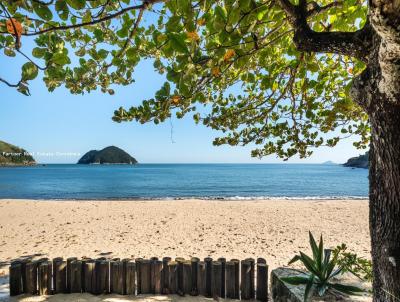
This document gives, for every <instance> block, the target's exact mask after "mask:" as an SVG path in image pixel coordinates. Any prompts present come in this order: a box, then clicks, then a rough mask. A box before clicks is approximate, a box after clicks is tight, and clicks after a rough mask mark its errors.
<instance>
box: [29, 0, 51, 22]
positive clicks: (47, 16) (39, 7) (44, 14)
mask: <svg viewBox="0 0 400 302" xmlns="http://www.w3.org/2000/svg"><path fill="white" fill-rule="evenodd" d="M32 8H33V11H34V12H35V13H36V14H37V15H38V16H39V17H40V18H42V19H44V20H46V21H50V20H51V19H53V13H52V12H51V10H50V9H49V8H48V7H47V5H43V4H40V3H38V2H33V1H32Z"/></svg>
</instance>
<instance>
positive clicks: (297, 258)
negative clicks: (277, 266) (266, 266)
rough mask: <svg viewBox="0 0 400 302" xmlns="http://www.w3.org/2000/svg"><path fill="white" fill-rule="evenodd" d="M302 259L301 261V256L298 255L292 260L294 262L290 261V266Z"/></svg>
mask: <svg viewBox="0 0 400 302" xmlns="http://www.w3.org/2000/svg"><path fill="white" fill-rule="evenodd" d="M300 259H301V258H300V256H299V255H296V256H294V257H293V258H292V260H290V261H289V263H288V265H291V264H293V263H295V262H297V261H299V260H300Z"/></svg>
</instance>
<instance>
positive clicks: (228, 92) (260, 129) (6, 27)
mask: <svg viewBox="0 0 400 302" xmlns="http://www.w3.org/2000/svg"><path fill="white" fill-rule="evenodd" d="M292 1H293V2H292V3H293V4H296V2H295V0H292ZM365 2H366V1H362V0H347V1H343V2H341V1H335V2H334V3H330V1H327V0H320V1H309V3H308V5H307V11H308V24H309V25H310V27H311V29H313V30H314V31H317V32H322V31H325V32H327V31H329V32H332V31H354V30H357V29H359V28H360V27H361V26H362V25H363V24H364V21H365V20H366V10H367V6H366V3H365ZM293 26H294V25H293V23H292V22H290V19H289V18H288V16H287V15H286V14H285V11H284V10H283V9H282V7H281V4H280V1H277V0H224V1H221V0H220V1H211V0H198V1H188V0H169V1H161V0H152V1H143V2H140V1H137V2H134V1H129V0H120V1H114V0H25V1H22V0H14V1H1V6H0V48H1V49H2V52H3V53H4V55H6V56H10V57H13V56H15V55H22V56H24V57H25V58H26V60H27V62H26V63H25V64H24V65H23V66H22V70H21V80H20V81H19V82H18V83H10V82H9V81H8V80H7V79H4V78H3V76H5V74H4V71H2V74H1V75H0V81H2V82H3V83H5V84H7V85H9V86H14V87H16V88H17V89H18V90H19V91H20V92H22V93H24V94H29V81H32V80H34V79H35V78H37V77H38V76H41V77H43V81H44V82H45V84H46V85H47V87H48V89H49V91H53V90H54V89H55V88H57V87H59V86H65V87H66V88H67V89H69V90H70V92H71V93H73V94H81V93H84V92H90V91H92V90H95V89H98V88H100V89H101V90H102V91H103V92H108V93H110V94H113V93H114V90H113V87H114V84H120V85H128V84H130V83H132V82H133V76H134V69H135V67H136V65H137V64H138V63H139V62H140V61H141V60H143V59H152V60H153V61H154V68H155V70H156V71H157V72H159V73H161V74H164V75H165V76H166V81H165V83H164V84H163V85H162V87H161V88H160V90H158V91H157V92H155V96H154V98H152V99H149V100H144V101H143V102H142V104H141V105H140V106H138V107H132V108H120V109H118V110H117V111H116V112H115V115H114V117H113V119H114V120H115V121H117V122H121V121H132V120H136V121H139V122H140V123H145V122H150V121H152V122H154V123H156V124H158V123H160V122H163V121H165V120H166V119H168V118H170V117H171V116H172V115H176V117H178V118H181V117H183V116H184V115H186V114H191V115H193V118H194V120H195V121H196V122H198V123H203V124H204V125H206V126H209V127H211V128H213V129H216V130H219V131H220V133H221V134H222V137H219V138H217V139H215V141H214V144H216V145H220V144H230V145H246V144H251V145H255V146H256V150H254V151H253V152H252V155H253V156H264V155H268V154H272V153H276V154H277V155H278V156H280V157H282V158H288V157H290V156H293V155H295V154H298V155H299V156H300V157H305V156H308V155H310V154H311V153H312V150H313V148H314V147H319V146H323V145H328V146H334V145H335V144H336V143H337V142H338V141H339V139H341V138H343V137H347V136H349V135H353V134H357V135H359V136H360V137H361V140H360V142H358V143H356V146H358V147H364V146H365V144H366V143H367V141H368V132H369V126H368V123H367V117H366V115H365V114H364V113H363V112H362V110H361V109H360V107H358V106H357V105H356V104H355V103H353V102H352V100H351V99H350V97H349V88H350V85H351V81H352V79H353V78H354V76H355V75H357V74H359V73H360V72H361V71H362V70H363V68H364V64H363V63H362V62H361V61H359V60H357V59H354V58H350V57H346V56H343V55H335V54H329V53H307V52H299V51H298V50H297V49H296V47H295V44H294V43H293V31H294V28H293ZM27 36H34V37H35V45H34V47H33V48H32V49H28V48H27V47H26V46H25V43H24V40H25V39H26V37H27ZM27 44H29V43H27ZM39 71H40V72H39ZM135 76H137V77H139V76H140V75H139V74H138V75H135ZM202 107H205V108H202ZM204 112H206V113H205V114H204ZM327 133H329V134H327Z"/></svg>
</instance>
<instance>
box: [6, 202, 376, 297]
mask: <svg viewBox="0 0 400 302" xmlns="http://www.w3.org/2000/svg"><path fill="white" fill-rule="evenodd" d="M309 230H310V231H312V232H313V234H314V235H315V236H319V234H322V235H323V237H324V241H325V246H326V247H332V248H333V247H335V246H336V245H338V244H341V243H346V244H347V245H348V247H349V250H352V251H354V252H356V253H358V254H359V255H360V256H363V257H367V258H369V257H370V238H369V229H368V202H367V201H366V200H329V201H327V200H257V201H204V200H160V201H33V200H5V199H4V200H0V275H1V274H3V275H7V274H8V267H7V266H8V264H9V262H10V261H11V260H12V259H16V258H19V257H34V258H41V257H49V258H53V257H58V256H61V257H70V256H77V257H93V258H96V257H121V258H127V257H144V258H149V257H152V256H157V257H160V258H161V257H163V256H170V257H177V256H179V257H185V258H189V257H191V256H197V257H200V258H203V257H207V256H210V257H213V258H218V257H226V258H228V259H231V258H237V259H244V258H247V257H254V258H256V257H264V258H266V259H267V262H268V264H269V266H270V268H271V269H274V268H276V267H278V266H283V265H286V264H287V262H288V261H289V260H290V259H291V258H292V257H293V255H294V254H295V253H297V252H298V251H299V250H302V251H307V252H308V253H310V251H309V245H308V231H309ZM58 299H61V297H60V298H58ZM96 299H97V298H96ZM149 299H150V298H149ZM160 299H161V298H160ZM163 299H165V298H162V299H161V300H163ZM156 300H157V299H156ZM27 301H28V300H27ZM29 301H41V300H29ZM46 301H47V300H46ZM51 301H55V300H54V298H52V299H51ZM69 301H74V300H73V299H72V300H69ZM82 301H89V298H88V299H86V298H85V299H84V300H82ZM90 301H100V300H95V297H93V298H91V299H90ZM101 301H117V300H101ZM118 301H119V300H118ZM121 301H124V300H121ZM143 301H144V300H143ZM148 301H155V300H154V298H151V299H150V300H148ZM168 301H169V300H168Z"/></svg>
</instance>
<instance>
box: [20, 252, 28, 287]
mask: <svg viewBox="0 0 400 302" xmlns="http://www.w3.org/2000/svg"><path fill="white" fill-rule="evenodd" d="M18 262H19V263H20V264H21V281H22V288H21V291H22V293H25V292H26V290H25V287H26V264H27V263H28V262H29V260H27V259H22V260H21V261H18Z"/></svg>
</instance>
